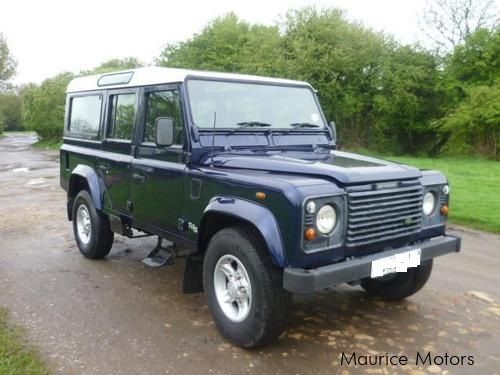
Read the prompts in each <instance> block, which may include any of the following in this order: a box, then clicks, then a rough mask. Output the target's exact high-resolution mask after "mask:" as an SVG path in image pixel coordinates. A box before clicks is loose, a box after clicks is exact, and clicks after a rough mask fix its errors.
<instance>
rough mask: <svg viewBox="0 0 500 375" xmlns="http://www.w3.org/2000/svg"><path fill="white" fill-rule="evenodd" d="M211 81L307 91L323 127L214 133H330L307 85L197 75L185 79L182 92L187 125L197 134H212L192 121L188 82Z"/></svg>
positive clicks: (234, 129)
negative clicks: (184, 100) (183, 93)
mask: <svg viewBox="0 0 500 375" xmlns="http://www.w3.org/2000/svg"><path fill="white" fill-rule="evenodd" d="M190 80H196V81H212V82H229V83H242V84H254V85H262V86H278V87H295V88H303V89H307V90H309V91H310V92H311V94H312V97H313V100H314V103H315V104H316V107H317V109H318V113H319V115H320V118H321V122H322V124H323V126H321V125H320V127H318V128H293V127H289V128H277V127H276V128H275V127H229V128H228V127H218V126H216V127H215V132H217V133H285V134H287V133H293V134H297V133H330V131H329V129H328V127H329V125H328V121H327V120H326V117H325V114H324V113H323V109H322V108H321V105H320V103H319V100H318V96H317V95H316V90H315V89H314V88H313V87H312V86H311V85H309V84H307V83H300V82H297V83H296V84H295V83H288V82H278V81H274V82H273V81H265V80H252V79H244V78H243V79H239V78H235V79H233V78H219V77H205V76H199V75H189V76H187V77H186V79H185V81H184V90H185V97H186V103H185V104H186V110H187V111H186V112H187V117H188V120H189V123H190V124H191V126H192V127H193V129H196V131H197V132H213V131H214V128H213V127H200V126H198V125H197V124H196V122H195V121H194V119H193V113H192V110H191V97H190V94H189V85H188V83H189V81H190Z"/></svg>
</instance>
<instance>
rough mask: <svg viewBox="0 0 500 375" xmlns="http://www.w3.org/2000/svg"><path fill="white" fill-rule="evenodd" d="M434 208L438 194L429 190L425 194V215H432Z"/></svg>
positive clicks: (423, 208) (423, 206)
mask: <svg viewBox="0 0 500 375" xmlns="http://www.w3.org/2000/svg"><path fill="white" fill-rule="evenodd" d="M434 208H436V196H435V195H434V193H433V192H431V191H428V192H427V193H425V195H424V202H423V204H422V211H423V212H424V215H426V216H431V214H432V213H433V212H434Z"/></svg>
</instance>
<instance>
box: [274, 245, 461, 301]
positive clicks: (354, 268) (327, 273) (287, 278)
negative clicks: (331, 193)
mask: <svg viewBox="0 0 500 375" xmlns="http://www.w3.org/2000/svg"><path fill="white" fill-rule="evenodd" d="M460 242H461V241H460V237H454V236H443V237H438V238H434V239H432V240H429V241H425V242H422V243H420V244H418V245H410V246H405V247H401V248H399V249H394V250H388V251H383V252H380V253H376V254H370V255H366V256H363V257H360V258H354V259H348V260H345V261H343V262H340V263H335V264H329V265H327V266H324V267H319V268H314V269H303V268H285V270H284V274H283V287H284V288H285V289H286V290H288V291H290V292H292V293H298V294H308V293H314V292H317V291H320V290H322V289H325V288H328V287H331V286H335V285H339V284H343V283H349V282H353V281H358V280H361V279H364V278H366V277H370V275H371V265H372V261H374V260H377V259H380V258H385V257H388V256H391V255H394V254H398V253H403V252H405V251H409V250H412V249H415V248H420V249H422V253H421V260H427V259H431V258H435V257H437V256H440V255H444V254H447V253H452V252H458V251H460Z"/></svg>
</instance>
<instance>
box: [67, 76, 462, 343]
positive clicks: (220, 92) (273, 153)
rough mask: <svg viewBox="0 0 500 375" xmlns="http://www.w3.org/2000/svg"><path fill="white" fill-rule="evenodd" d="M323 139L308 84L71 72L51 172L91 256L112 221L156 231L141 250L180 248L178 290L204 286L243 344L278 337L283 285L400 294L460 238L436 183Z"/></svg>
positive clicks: (435, 178) (133, 231) (164, 258)
mask: <svg viewBox="0 0 500 375" xmlns="http://www.w3.org/2000/svg"><path fill="white" fill-rule="evenodd" d="M336 141H337V139H336V131H335V125H334V124H333V123H328V122H327V119H326V118H325V116H324V114H323V112H322V110H321V107H320V105H319V102H318V98H317V96H316V92H315V90H314V89H313V88H312V87H311V85H309V84H308V83H306V82H300V81H292V80H285V79H275V78H264V77H257V76H249V75H239V74H223V73H213V72H202V71H190V70H182V69H170V68H159V67H147V68H140V69H134V70H129V71H122V72H116V73H110V74H102V75H94V76H88V77H80V78H75V79H74V80H73V81H71V83H70V84H69V86H68V89H67V102H66V115H65V124H64V144H63V145H62V147H61V150H60V163H61V164H60V165H61V169H60V172H61V186H62V188H63V189H64V190H65V191H66V192H67V198H68V199H67V214H68V219H69V220H70V221H72V223H73V231H74V236H75V240H76V244H77V246H78V248H79V250H80V252H81V253H82V254H83V255H84V256H85V257H87V258H91V259H100V258H104V257H106V255H107V254H108V253H109V251H110V249H111V247H112V244H113V237H114V234H115V233H117V234H120V235H124V236H127V237H143V236H157V237H158V245H157V247H156V248H155V249H153V251H152V253H151V254H150V255H149V256H147V257H146V259H145V262H146V263H147V264H149V265H164V264H170V263H171V262H172V261H173V260H174V259H175V258H176V257H177V256H180V255H183V256H185V257H186V261H185V271H184V281H183V288H184V291H185V292H202V291H203V292H204V293H205V295H206V298H207V303H208V306H209V308H210V311H211V313H212V315H213V318H214V320H215V323H216V326H217V328H218V329H219V331H220V332H221V333H222V335H223V336H224V337H226V338H227V339H228V340H230V341H231V342H233V343H235V344H236V345H239V346H242V347H246V348H249V347H254V346H258V345H263V344H265V343H267V342H269V341H271V340H273V339H275V338H277V337H278V336H279V335H280V334H281V332H282V331H283V330H284V329H285V327H286V321H287V314H288V311H289V309H290V304H291V296H292V294H293V293H314V292H318V291H321V290H323V289H325V288H329V287H333V286H335V285H339V284H343V283H348V284H351V285H357V284H361V286H362V287H363V288H364V289H365V290H366V291H367V292H368V293H371V294H374V295H378V296H381V297H383V298H386V299H389V300H399V299H403V298H405V297H408V296H410V295H412V294H414V293H416V292H417V291H418V290H420V289H421V288H422V287H423V285H424V284H425V283H426V281H427V280H428V278H429V276H430V273H431V269H432V264H433V258H434V257H437V256H439V255H443V254H446V253H451V252H457V251H459V249H460V239H459V238H457V237H453V236H450V235H447V234H446V221H447V215H448V204H449V196H450V188H449V185H448V181H447V179H446V177H445V176H444V175H443V174H441V173H439V172H437V171H429V170H418V169H416V168H412V167H410V166H405V165H401V164H398V163H394V162H389V161H385V160H380V159H376V158H372V157H365V156H361V155H357V154H352V153H348V152H342V151H339V150H337V148H336V143H337V142H336ZM163 240H168V241H170V243H171V245H170V246H164V243H163Z"/></svg>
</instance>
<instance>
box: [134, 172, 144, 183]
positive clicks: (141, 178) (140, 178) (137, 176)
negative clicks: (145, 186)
mask: <svg viewBox="0 0 500 375" xmlns="http://www.w3.org/2000/svg"><path fill="white" fill-rule="evenodd" d="M132 178H133V179H134V180H137V181H139V182H144V181H146V176H144V175H143V174H140V173H133V174H132Z"/></svg>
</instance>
